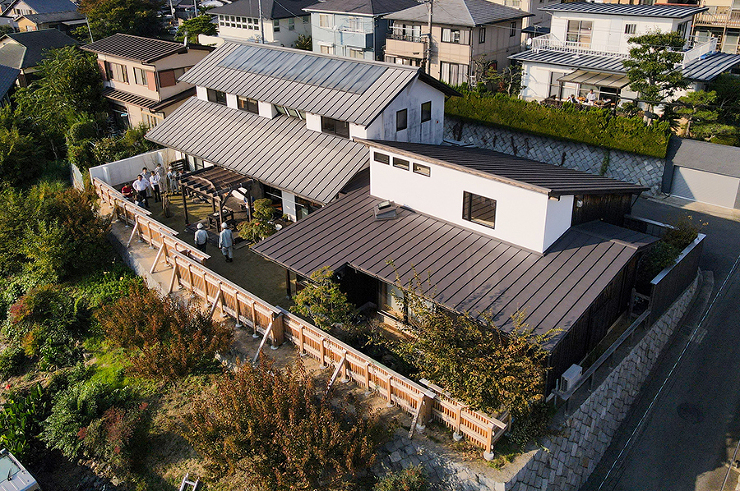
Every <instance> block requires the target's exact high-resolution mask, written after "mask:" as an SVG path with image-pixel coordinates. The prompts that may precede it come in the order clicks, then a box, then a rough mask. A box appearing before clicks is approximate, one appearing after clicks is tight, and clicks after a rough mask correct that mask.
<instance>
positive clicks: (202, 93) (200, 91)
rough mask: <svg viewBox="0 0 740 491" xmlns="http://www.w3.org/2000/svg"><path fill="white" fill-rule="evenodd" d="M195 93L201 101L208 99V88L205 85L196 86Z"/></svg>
mask: <svg viewBox="0 0 740 491" xmlns="http://www.w3.org/2000/svg"><path fill="white" fill-rule="evenodd" d="M195 95H196V97H198V99H201V100H203V101H207V100H208V89H206V88H205V87H201V86H198V87H196V88H195Z"/></svg>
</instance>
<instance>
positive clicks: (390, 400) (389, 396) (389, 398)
mask: <svg viewBox="0 0 740 491" xmlns="http://www.w3.org/2000/svg"><path fill="white" fill-rule="evenodd" d="M385 398H386V400H387V401H388V403H387V404H386V406H388V407H393V375H391V374H388V388H387V390H386V391H385Z"/></svg>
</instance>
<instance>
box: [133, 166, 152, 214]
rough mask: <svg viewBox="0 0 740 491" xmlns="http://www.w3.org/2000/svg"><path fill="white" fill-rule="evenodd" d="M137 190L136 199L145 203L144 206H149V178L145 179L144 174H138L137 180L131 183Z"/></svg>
mask: <svg viewBox="0 0 740 491" xmlns="http://www.w3.org/2000/svg"><path fill="white" fill-rule="evenodd" d="M131 186H133V188H134V191H136V201H138V202H140V203H143V204H144V208H149V201H148V200H147V198H146V190H147V189H148V188H149V180H147V179H144V176H142V175H141V174H139V175H138V176H136V180H135V181H134V182H133V184H132V185H131Z"/></svg>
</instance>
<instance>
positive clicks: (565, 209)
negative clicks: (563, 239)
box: [544, 196, 573, 250]
mask: <svg viewBox="0 0 740 491" xmlns="http://www.w3.org/2000/svg"><path fill="white" fill-rule="evenodd" d="M572 219H573V196H561V197H560V200H556V199H548V200H547V218H546V219H545V242H544V248H545V250H547V248H548V247H550V246H551V245H552V244H553V243H554V242H555V241H556V240H558V239H559V238H560V236H561V235H563V234H564V233H565V232H566V231H567V230H568V229H569V228H570V224H571V220H572Z"/></svg>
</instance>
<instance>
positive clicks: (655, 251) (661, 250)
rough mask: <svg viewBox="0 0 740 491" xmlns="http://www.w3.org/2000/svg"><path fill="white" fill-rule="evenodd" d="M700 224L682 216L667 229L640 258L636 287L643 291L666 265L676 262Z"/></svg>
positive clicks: (699, 227)
mask: <svg viewBox="0 0 740 491" xmlns="http://www.w3.org/2000/svg"><path fill="white" fill-rule="evenodd" d="M700 230H701V226H700V225H697V224H695V223H694V222H693V220H692V218H691V217H690V216H687V217H683V218H682V219H680V220H679V221H678V222H676V223H675V224H674V225H673V228H670V229H668V231H667V232H666V234H665V235H664V236H663V238H662V239H661V240H660V241H659V242H658V243H657V244H655V245H654V246H653V247H652V248H651V249H650V250H649V251H648V252H647V253H646V254H645V255H644V256H643V257H642V258H641V259H640V264H639V266H638V269H637V281H638V289H641V290H642V291H643V292H645V291H646V290H647V289H649V287H648V286H647V284H649V283H650V281H652V279H653V278H655V276H656V275H657V274H658V273H660V272H661V271H663V270H664V269H665V268H667V267H668V266H672V265H673V264H675V263H676V260H677V259H678V256H679V255H681V251H683V250H684V249H685V248H686V246H688V245H689V244H691V243H692V242H693V241H694V239H696V237H697V235H698V234H699V231H700Z"/></svg>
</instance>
